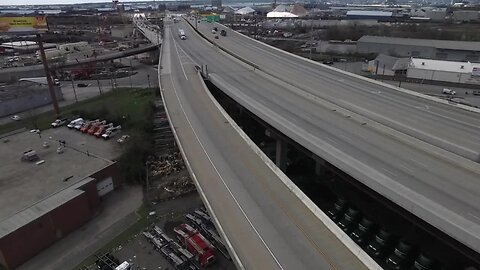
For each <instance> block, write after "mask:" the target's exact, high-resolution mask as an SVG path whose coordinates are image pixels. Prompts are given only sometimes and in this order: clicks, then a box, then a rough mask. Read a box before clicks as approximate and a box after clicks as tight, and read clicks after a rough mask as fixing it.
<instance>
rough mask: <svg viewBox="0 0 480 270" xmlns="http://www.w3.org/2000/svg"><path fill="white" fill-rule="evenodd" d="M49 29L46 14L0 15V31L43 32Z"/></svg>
mask: <svg viewBox="0 0 480 270" xmlns="http://www.w3.org/2000/svg"><path fill="white" fill-rule="evenodd" d="M47 30H48V27H47V19H46V17H45V16H35V17H0V33H16V32H33V33H41V32H45V31H47Z"/></svg>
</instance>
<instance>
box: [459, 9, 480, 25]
mask: <svg viewBox="0 0 480 270" xmlns="http://www.w3.org/2000/svg"><path fill="white" fill-rule="evenodd" d="M452 18H453V20H454V21H458V22H477V21H480V11H478V10H455V11H453V14H452Z"/></svg>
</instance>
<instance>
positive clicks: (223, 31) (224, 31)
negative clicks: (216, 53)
mask: <svg viewBox="0 0 480 270" xmlns="http://www.w3.org/2000/svg"><path fill="white" fill-rule="evenodd" d="M220 35H221V36H224V37H226V36H227V31H226V30H225V29H222V30H221V31H220Z"/></svg>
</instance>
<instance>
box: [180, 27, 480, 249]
mask: <svg viewBox="0 0 480 270" xmlns="http://www.w3.org/2000/svg"><path fill="white" fill-rule="evenodd" d="M180 25H181V26H179V27H182V28H185V29H188V30H190V31H192V33H191V34H190V37H189V38H187V40H186V41H184V42H183V43H181V46H182V48H183V49H184V50H185V51H186V53H187V54H188V55H189V56H190V57H191V58H192V61H194V62H196V63H197V64H199V65H200V64H203V65H208V70H209V73H210V74H209V77H210V79H211V80H212V81H213V82H214V83H215V84H216V85H217V86H218V87H220V88H221V89H222V90H223V91H225V92H226V93H227V94H228V95H229V96H231V97H232V98H234V99H235V100H236V101H237V102H239V103H240V104H241V105H243V106H244V107H246V108H247V109H249V110H251V111H252V112H254V113H255V114H257V115H258V116H259V117H261V118H262V119H263V120H265V121H266V122H267V123H269V124H271V125H272V126H274V127H275V128H277V129H278V130H280V131H282V132H283V133H284V134H286V135H287V136H289V137H290V138H292V139H294V140H295V141H297V142H298V143H300V144H301V145H302V146H304V147H305V148H307V149H309V150H310V151H312V152H313V153H315V154H317V155H318V156H320V157H322V158H324V159H325V160H326V161H328V162H330V163H331V164H333V165H334V166H336V167H337V168H339V169H341V170H343V171H344V172H346V173H347V174H349V175H350V176H352V177H354V178H356V179H357V180H358V181H360V182H362V183H363V184H365V185H366V186H368V187H370V188H372V189H373V190H375V191H377V192H378V193H380V194H381V195H383V196H384V197H386V198H387V199H389V200H391V201H393V202H395V203H396V204H398V205H400V206H401V207H403V208H404V209H406V210H408V211H410V212H411V213H413V214H415V215H416V216H418V217H420V218H421V219H423V220H425V221H426V222H428V223H430V224H432V225H433V226H435V227H437V228H438V229H440V230H441V231H443V232H445V233H446V234H448V235H450V236H452V237H453V238H455V239H457V240H458V241H460V242H461V243H463V244H465V245H466V246H468V247H470V248H472V249H473V250H475V251H476V252H479V251H480V207H479V206H480V196H479V195H480V185H479V182H478V179H480V165H479V164H478V162H477V161H478V151H479V145H480V140H479V138H478V136H477V134H479V132H478V131H480V130H479V129H480V118H479V117H478V113H477V112H476V111H475V109H470V108H467V107H464V106H461V105H455V104H449V103H448V101H445V100H439V99H436V98H431V97H427V96H423V95H420V94H417V93H412V92H410V91H408V90H405V89H400V88H395V87H392V86H389V85H386V84H382V83H377V82H372V81H371V80H368V79H364V78H361V77H359V76H356V75H353V74H350V73H346V72H342V71H339V70H337V69H333V68H331V67H328V66H324V65H321V64H318V63H313V62H310V61H307V60H305V59H302V58H300V57H296V56H292V55H290V54H287V53H285V52H283V51H280V50H277V49H274V48H271V47H269V46H267V45H265V44H262V43H259V42H256V41H254V40H251V39H249V38H247V37H245V36H243V35H240V34H237V33H234V32H233V31H230V30H227V31H228V36H227V37H220V39H218V40H217V39H214V38H213V35H212V34H211V32H210V31H211V28H212V24H204V23H201V24H198V27H199V30H200V31H201V32H202V33H203V34H204V35H205V36H206V37H208V38H209V39H210V40H211V41H212V42H214V43H216V44H218V45H219V46H222V47H223V48H224V49H226V50H228V51H229V52H233V54H235V55H236V57H237V59H242V60H244V61H243V62H248V63H250V64H253V66H255V67H256V68H255V71H254V72H252V69H251V67H252V65H250V66H247V65H245V64H242V63H239V62H240V61H236V60H235V59H232V57H229V56H227V55H226V54H225V53H223V52H222V50H220V49H218V48H217V47H213V46H208V45H207V44H206V42H205V41H202V40H199V39H198V38H196V36H195V35H194V34H193V29H191V28H188V26H186V24H185V23H182V24H180ZM217 26H218V27H221V26H220V25H217ZM259 69H260V71H259Z"/></svg>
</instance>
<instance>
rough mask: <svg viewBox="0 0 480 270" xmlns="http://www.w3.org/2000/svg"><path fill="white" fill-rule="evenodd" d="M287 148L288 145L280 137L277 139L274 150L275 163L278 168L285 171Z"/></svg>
mask: <svg viewBox="0 0 480 270" xmlns="http://www.w3.org/2000/svg"><path fill="white" fill-rule="evenodd" d="M287 150H288V145H287V143H285V142H284V141H283V140H281V139H277V147H276V151H275V164H276V165H277V167H278V168H280V170H282V171H283V172H286V170H287Z"/></svg>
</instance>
